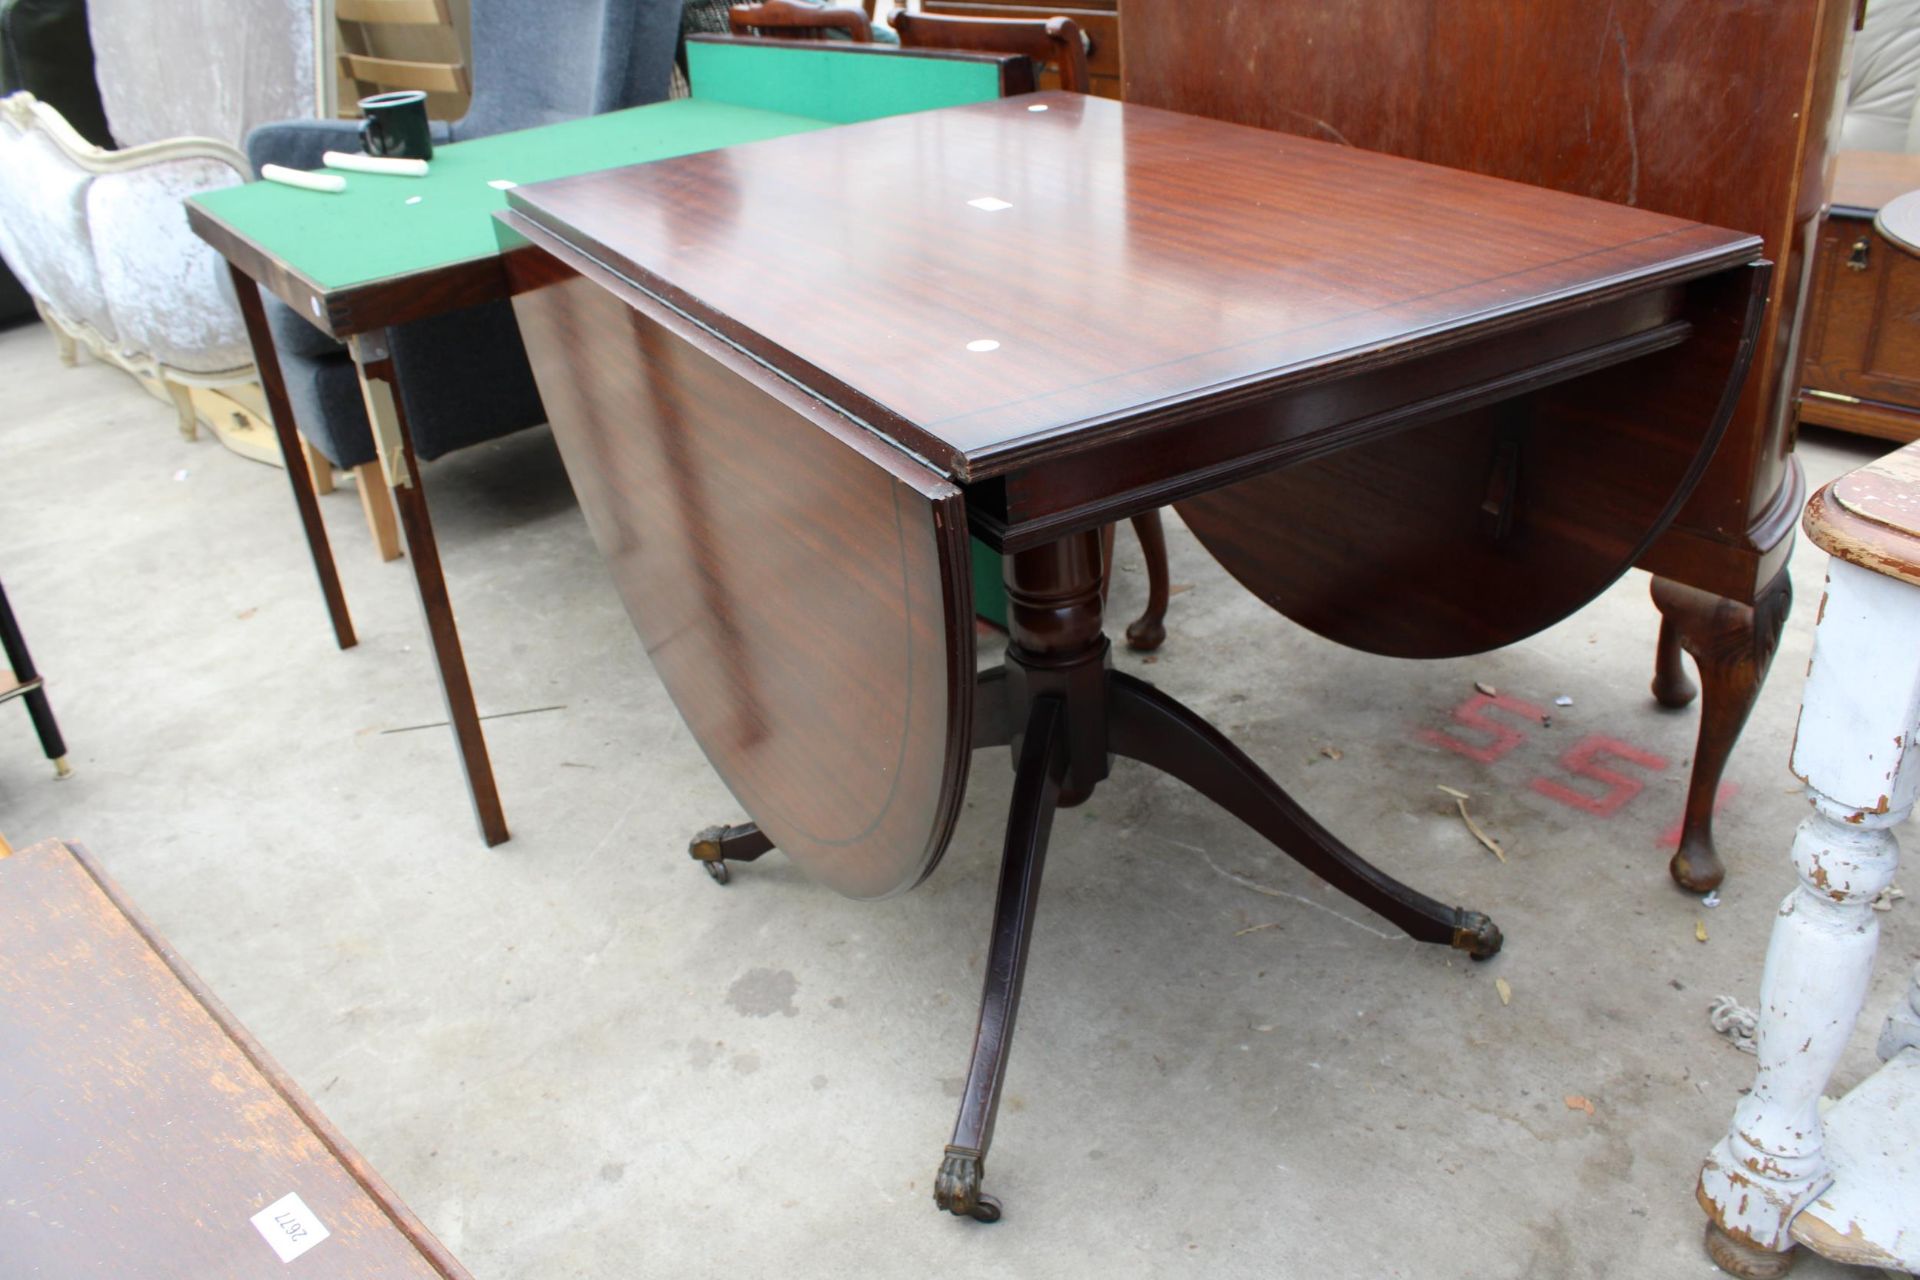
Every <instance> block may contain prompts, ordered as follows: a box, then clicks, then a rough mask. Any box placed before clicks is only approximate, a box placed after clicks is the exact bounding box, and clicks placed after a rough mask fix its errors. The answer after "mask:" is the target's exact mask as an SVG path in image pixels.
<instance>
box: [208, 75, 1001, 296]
mask: <svg viewBox="0 0 1920 1280" xmlns="http://www.w3.org/2000/svg"><path fill="white" fill-rule="evenodd" d="M687 59H688V64H687V65H688V72H689V79H690V80H691V81H692V83H693V89H694V94H695V96H694V97H691V98H683V99H680V100H678V101H675V102H659V103H655V104H653V105H651V106H646V107H634V108H632V109H631V110H627V111H615V112H610V113H609V114H607V115H602V116H590V117H587V118H585V119H581V120H569V121H566V122H565V123H562V124H555V125H548V126H546V127H545V128H540V129H527V130H523V131H521V132H519V133H503V134H497V135H495V136H494V137H491V138H480V139H476V140H475V141H473V142H459V143H454V144H452V145H450V146H444V147H440V148H437V149H436V150H435V151H434V153H433V162H432V171H431V172H430V173H428V175H427V176H426V177H424V178H393V177H381V176H377V175H374V174H369V173H346V174H345V177H346V179H347V188H346V190H344V191H341V192H338V193H328V192H317V191H303V190H300V189H299V188H297V187H288V186H282V185H281V184H279V183H275V182H250V183H247V184H246V185H245V186H240V187H227V188H224V189H222V190H219V191H210V192H206V193H205V194H202V195H198V196H194V197H193V203H195V204H196V205H198V206H199V207H200V208H201V209H202V210H204V211H205V212H207V213H210V214H212V215H213V216H214V217H216V218H218V219H220V221H222V222H224V223H225V224H226V225H227V226H228V227H230V228H231V229H232V230H234V231H235V232H237V233H238V234H239V235H241V236H242V237H244V238H245V239H247V240H250V241H252V242H253V243H254V244H255V245H257V246H258V247H259V248H260V249H261V250H263V251H264V252H265V253H266V254H267V255H268V256H270V257H272V258H274V259H276V260H277V261H279V262H281V263H283V264H285V265H286V266H288V267H290V268H292V269H293V270H294V271H295V272H297V273H299V274H300V275H303V276H305V277H307V278H308V279H309V280H312V281H313V282H314V283H315V284H317V285H319V286H320V287H321V288H322V289H326V290H336V289H348V288H352V287H353V286H355V285H361V284H367V283H370V282H372V281H375V280H384V279H388V278H391V277H394V276H404V275H409V274H412V273H414V272H419V271H430V270H432V269H434V268H436V267H445V266H450V265H453V264H454V263H459V262H468V261H472V260H473V259H476V258H487V257H492V256H493V255H494V253H496V252H497V243H496V241H495V238H494V233H493V217H492V215H493V213H494V211H495V210H497V209H502V208H505V207H506V193H505V192H504V191H502V190H500V189H498V188H495V187H493V186H490V185H488V184H490V183H492V182H494V181H495V180H499V179H504V180H506V181H509V182H514V183H521V184H524V183H529V182H540V181H544V180H545V179H548V178H564V177H567V176H569V175H571V174H576V173H586V172H589V171H591V170H594V169H612V168H617V167H619V166H621V165H628V164H640V163H642V162H644V161H648V160H663V159H665V158H667V157H668V156H678V155H686V154H688V153H690V152H694V151H709V150H712V149H714V148H716V147H730V146H733V145H735V144H737V143H742V142H759V141H761V140H763V139H767V138H778V137H783V136H785V135H787V134H791V133H802V132H805V131H806V130H809V129H822V128H825V127H827V126H828V125H832V124H851V123H854V122H857V121H861V120H874V119H878V118H879V117H881V116H888V115H899V114H902V113H904V112H908V111H927V110H932V109H933V108H935V107H949V106H959V105H962V104H965V103H971V102H985V101H987V100H989V99H992V98H996V97H998V96H999V93H1000V73H999V68H998V67H997V66H996V65H995V64H993V63H991V62H977V61H966V60H960V59H954V58H936V57H925V56H916V55H914V54H911V53H906V54H903V53H899V52H890V53H867V52H850V51H848V50H846V49H838V50H836V49H834V48H831V47H828V48H822V49H794V48H781V47H779V46H768V45H757V44H754V43H752V42H744V41H743V42H740V43H720V42H716V43H704V42H700V41H693V42H690V43H689V44H688V46H687ZM415 197H417V198H418V199H417V201H416V202H415V203H411V204H409V203H408V201H409V200H412V199H414V198H415Z"/></svg>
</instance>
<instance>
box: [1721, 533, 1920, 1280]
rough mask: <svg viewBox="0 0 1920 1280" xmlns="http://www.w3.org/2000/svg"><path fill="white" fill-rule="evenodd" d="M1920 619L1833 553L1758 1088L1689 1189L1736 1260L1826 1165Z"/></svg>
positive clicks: (1865, 966) (1919, 715)
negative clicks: (1827, 1094) (1824, 1098)
mask: <svg viewBox="0 0 1920 1280" xmlns="http://www.w3.org/2000/svg"><path fill="white" fill-rule="evenodd" d="M1916 635H1920V588H1916V587H1913V586H1910V585H1908V584H1906V583H1903V582H1901V581H1899V580H1897V579H1894V578H1890V577H1885V576H1882V575H1880V574H1877V573H1873V572H1871V571H1869V570H1866V569H1862V568H1860V567H1858V566H1856V565H1853V564H1850V563H1847V562H1846V561H1842V560H1837V559H1836V560H1832V561H1830V562H1829V569H1828V579H1827V594H1826V596H1825V598H1824V599H1823V600H1822V601H1821V604H1820V620H1819V622H1818V624H1817V628H1816V631H1815V639H1814V655H1813V662H1812V665H1811V666H1810V667H1809V668H1808V672H1807V686H1806V691H1805V693H1804V694H1803V696H1802V700H1801V709H1800V727H1799V730H1798V733H1797V734H1796V737H1795V742H1794V748H1793V770H1794V772H1795V773H1796V774H1797V775H1799V776H1800V777H1801V779H1802V780H1803V781H1805V782H1806V784H1807V794H1808V799H1809V801H1810V802H1811V803H1812V805H1813V813H1812V814H1811V815H1810V816H1808V818H1807V819H1806V820H1805V821H1804V822H1802V823H1801V824H1800V829H1799V832H1798V833H1797V834H1796V836H1795V837H1794V842H1793V866H1794V870H1795V872H1796V873H1798V875H1799V877H1800V883H1799V884H1798V885H1797V886H1796V887H1795V888H1794V890H1793V892H1792V893H1790V894H1788V895H1787V898H1786V900H1785V901H1784V902H1782V903H1781V904H1780V914H1779V917H1778V919H1777V920H1776V921H1775V922H1774V927H1773V938H1772V941H1771V943H1770V944H1769V946H1768V948H1767V962H1766V969H1765V972H1764V973H1763V975H1762V977H1761V983H1760V1023H1759V1040H1760V1046H1759V1047H1760V1052H1759V1058H1760V1064H1759V1068H1758V1070H1757V1071H1756V1073H1755V1076H1754V1082H1753V1089H1752V1091H1751V1092H1750V1093H1748V1094H1747V1096H1746V1097H1744V1098H1742V1099H1741V1100H1740V1103H1739V1105H1738V1106H1737V1107H1736V1108H1735V1110H1734V1117H1733V1125H1732V1128H1731V1130H1730V1131H1729V1132H1728V1134H1727V1136H1726V1137H1725V1138H1723V1139H1722V1140H1721V1141H1720V1143H1719V1144H1718V1145H1717V1146H1715V1147H1714V1149H1713V1151H1712V1153H1711V1154H1710V1155H1709V1156H1708V1157H1707V1162H1706V1165H1705V1167H1704V1168H1703V1169H1702V1170H1701V1174H1700V1183H1699V1189H1698V1196H1699V1200H1700V1203H1701V1206H1702V1207H1703V1208H1704V1209H1706V1211H1707V1214H1708V1216H1709V1217H1710V1218H1711V1219H1712V1221H1713V1227H1712V1228H1710V1229H1709V1233H1708V1247H1709V1250H1710V1251H1711V1252H1712V1253H1713V1255H1714V1260H1715V1261H1716V1262H1718V1263H1720V1265H1721V1266H1722V1267H1724V1268H1726V1269H1727V1270H1730V1271H1733V1272H1734V1273H1735V1274H1738V1275H1750V1276H1765V1275H1778V1274H1781V1273H1782V1272H1784V1270H1785V1264H1786V1262H1787V1259H1786V1258H1785V1257H1779V1256H1776V1257H1771V1258H1770V1257H1768V1255H1785V1254H1787V1253H1788V1252H1790V1251H1791V1250H1792V1249H1793V1247H1794V1241H1793V1238H1792V1236H1791V1235H1790V1234H1789V1226H1790V1224H1791V1223H1792V1221H1793V1218H1794V1215H1795V1214H1797V1213H1799V1212H1800V1211H1801V1210H1802V1209H1803V1208H1805V1207H1806V1205H1807V1204H1808V1203H1809V1202H1810V1201H1812V1200H1813V1199H1814V1198H1815V1197H1816V1196H1818V1195H1820V1194H1821V1193H1822V1192H1824V1191H1825V1190H1826V1188H1827V1185H1828V1183H1829V1182H1830V1181H1831V1174H1830V1171H1829V1168H1828V1164H1827V1160H1826V1158H1825V1155H1824V1152H1823V1149H1822V1132H1821V1120H1820V1111H1819V1103H1820V1095H1821V1093H1822V1092H1823V1091H1824V1090H1825V1088H1826V1084H1827V1079H1828V1077H1829V1076H1830V1075H1831V1074H1832V1072H1833V1069H1834V1066H1835V1065H1836V1064H1837V1063H1838V1061H1839V1059H1840V1055H1841V1053H1842V1051H1843V1050H1844V1049H1845V1048H1846V1045H1847V1040H1848V1038H1849V1037H1850V1036H1851V1034H1852V1032H1853V1027H1854V1023H1855V1021H1856V1020H1857V1019H1858V1018H1859V1016H1860V1010H1861V1004H1862V1002H1863V1001H1864V1000H1865V998H1866V991H1867V984H1868V980H1869V978H1870V977H1871V974H1872V968H1873V956H1874V949H1875V947H1876V945H1877V944H1878V941H1879V935H1880V925H1879V920H1878V917H1877V915H1876V913H1875V912H1874V911H1873V909H1872V907H1871V905H1870V904H1871V903H1872V902H1873V900H1874V898H1875V897H1876V896H1878V895H1879V893H1880V891H1881V890H1882V889H1884V888H1885V887H1886V886H1887V885H1888V884H1889V883H1891V882H1892V880H1893V874H1894V870H1895V867H1896V865H1897V863H1898V860H1899V845H1898V843H1897V842H1896V841H1895V839H1894V836H1893V832H1892V830H1891V829H1892V828H1893V827H1895V826H1897V825H1898V824H1899V823H1901V822H1902V821H1904V820H1905V819H1906V817H1907V815H1908V813H1909V812H1910V811H1911V810H1912V808H1913V804H1914V798H1915V797H1914V793H1915V787H1916V783H1920V767H1915V766H1916V762H1917V761H1920V753H1916V752H1914V751H1913V750H1912V749H1911V742H1912V737H1913V733H1914V729H1915V724H1916V720H1920V650H1916V648H1915V647H1914V644H1913V637H1914V636H1916ZM1714 1228H1717V1231H1716V1230H1715V1229H1714ZM1722 1233H1723V1234H1722ZM1723 1255H1724V1256H1723Z"/></svg>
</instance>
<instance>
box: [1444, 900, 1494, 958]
mask: <svg viewBox="0 0 1920 1280" xmlns="http://www.w3.org/2000/svg"><path fill="white" fill-rule="evenodd" d="M1505 941H1506V939H1505V938H1504V937H1502V936H1501V934H1500V926H1499V925H1497V924H1495V923H1494V922H1493V921H1492V920H1491V919H1490V918H1488V917H1487V916H1486V915H1485V914H1483V913H1482V912H1479V911H1456V913H1455V923H1454V926H1453V946H1454V949H1455V950H1458V951H1464V952H1466V953H1467V954H1468V955H1469V956H1471V957H1473V958H1474V959H1475V960H1490V959H1492V958H1493V957H1494V956H1497V955H1499V954H1500V944H1501V943H1503V942H1505Z"/></svg>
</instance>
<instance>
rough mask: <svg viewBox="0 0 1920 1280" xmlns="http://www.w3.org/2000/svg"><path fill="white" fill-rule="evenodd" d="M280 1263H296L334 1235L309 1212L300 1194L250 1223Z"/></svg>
mask: <svg viewBox="0 0 1920 1280" xmlns="http://www.w3.org/2000/svg"><path fill="white" fill-rule="evenodd" d="M249 1221H251V1222H252V1223H253V1229H254V1230H255V1231H258V1232H259V1233H260V1235H261V1237H262V1238H263V1239H265V1240H266V1242H267V1243H268V1244H270V1245H272V1246H273V1251H274V1252H275V1253H277V1254H279V1255H280V1261H282V1262H292V1261H293V1260H294V1259H295V1258H297V1257H299V1256H300V1255H301V1254H303V1253H305V1252H306V1251H307V1250H309V1249H311V1248H313V1246H315V1245H317V1244H319V1243H320V1242H321V1241H322V1240H325V1239H326V1238H327V1237H328V1236H329V1235H331V1234H332V1233H331V1232H329V1231H328V1230H327V1228H326V1226H325V1225H324V1224H323V1223H321V1221H320V1219H319V1218H317V1217H315V1216H314V1213H313V1210H311V1209H309V1208H307V1203H306V1201H304V1200H302V1199H301V1198H300V1196H299V1193H298V1192H293V1191H289V1192H288V1193H287V1194H286V1195H284V1196H281V1197H280V1198H279V1199H278V1200H275V1201H274V1202H273V1203H272V1204H270V1205H268V1206H267V1207H266V1208H264V1209H262V1210H261V1211H260V1212H258V1213H256V1214H254V1215H253V1217H252V1218H251V1219H249Z"/></svg>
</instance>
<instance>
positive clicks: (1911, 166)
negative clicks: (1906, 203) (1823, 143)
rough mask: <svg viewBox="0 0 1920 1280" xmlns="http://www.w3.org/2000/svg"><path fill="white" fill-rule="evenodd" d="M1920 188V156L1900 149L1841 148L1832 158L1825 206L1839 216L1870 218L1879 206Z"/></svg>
mask: <svg viewBox="0 0 1920 1280" xmlns="http://www.w3.org/2000/svg"><path fill="white" fill-rule="evenodd" d="M1917 188H1920V156H1910V155H1907V154H1905V153H1904V152H1899V151H1842V152H1841V153H1840V154H1839V155H1838V156H1836V157H1835V158H1834V163H1833V195H1832V197H1831V198H1830V199H1829V200H1828V201H1827V208H1828V209H1829V210H1830V211H1831V212H1833V213H1835V214H1838V215H1839V216H1841V217H1853V218H1870V217H1872V216H1873V215H1874V213H1875V212H1876V211H1878V210H1879V209H1880V208H1881V207H1882V206H1884V205H1887V204H1889V203H1891V202H1892V201H1893V199H1894V198H1895V197H1896V196H1903V195H1905V194H1906V193H1907V192H1909V191H1913V190H1915V189H1917Z"/></svg>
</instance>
